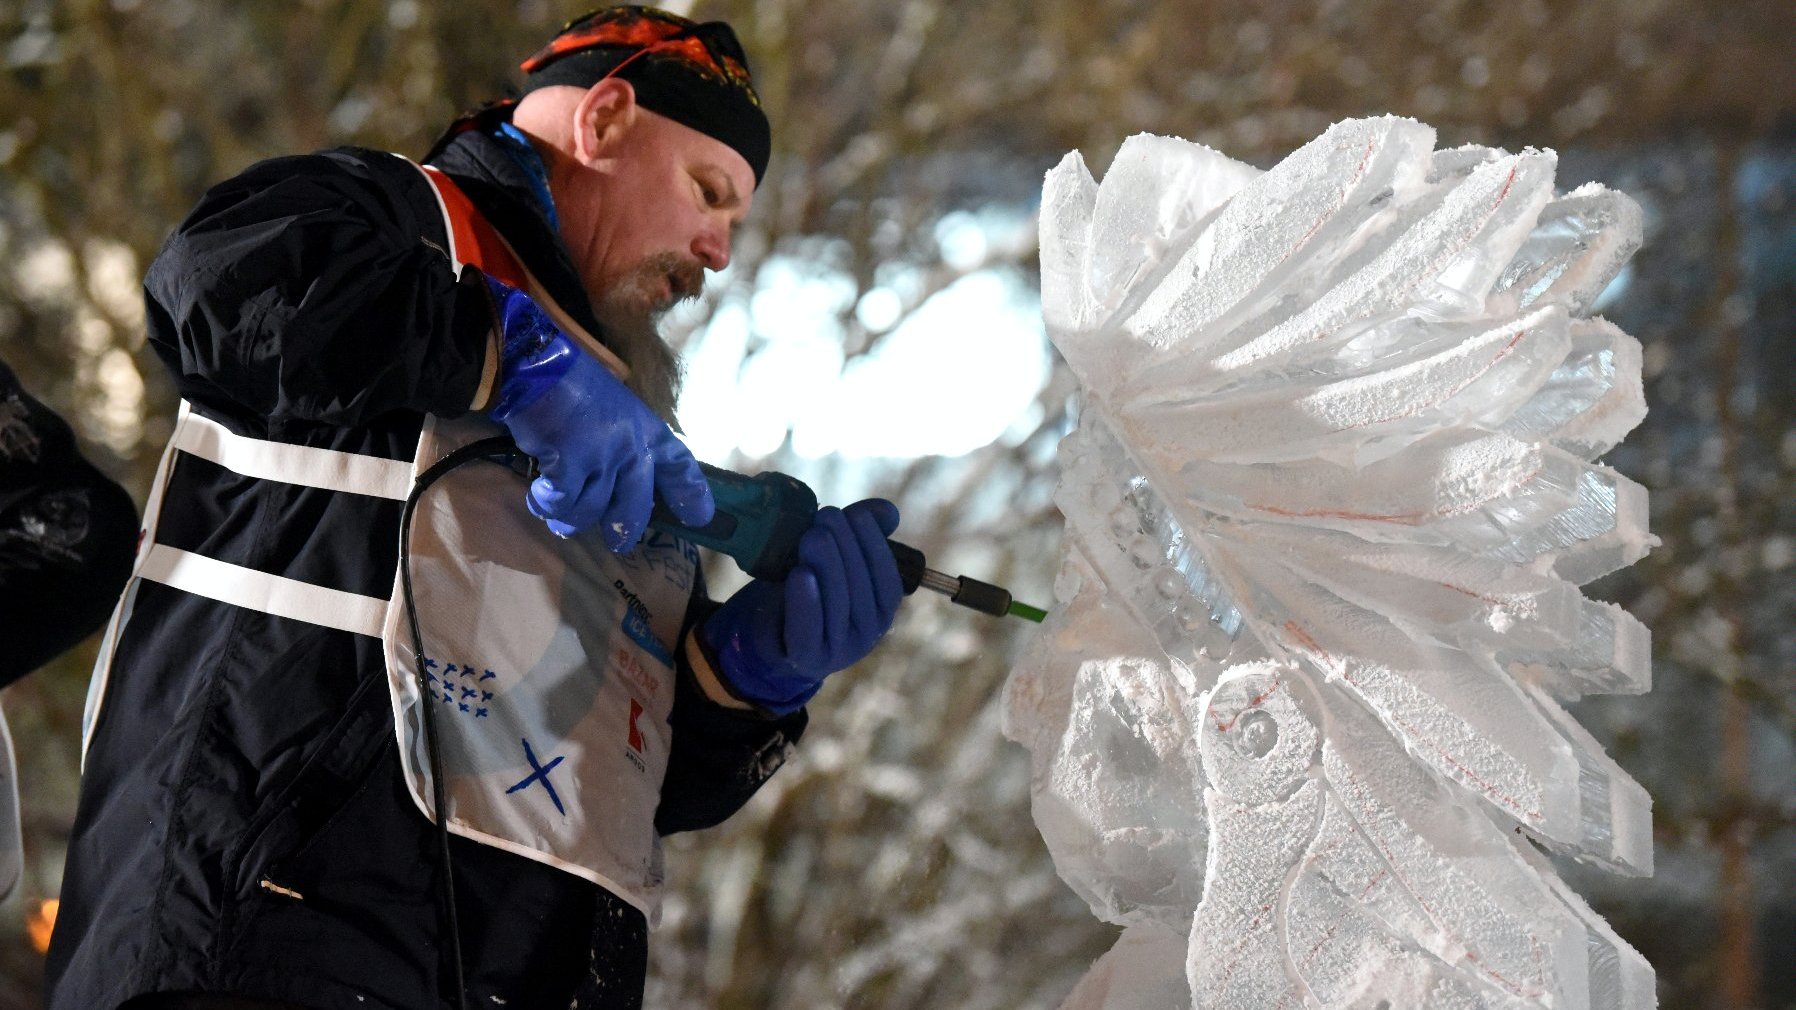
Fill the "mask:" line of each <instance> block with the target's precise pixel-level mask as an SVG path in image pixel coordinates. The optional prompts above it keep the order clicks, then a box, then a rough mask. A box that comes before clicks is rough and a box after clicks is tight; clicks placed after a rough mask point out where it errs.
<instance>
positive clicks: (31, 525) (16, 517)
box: [0, 364, 137, 687]
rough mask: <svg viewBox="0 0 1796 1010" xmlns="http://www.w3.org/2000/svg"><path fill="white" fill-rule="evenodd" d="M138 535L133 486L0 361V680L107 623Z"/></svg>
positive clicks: (27, 670) (42, 661)
mask: <svg viewBox="0 0 1796 1010" xmlns="http://www.w3.org/2000/svg"><path fill="white" fill-rule="evenodd" d="M136 544H137V509H136V507H135V506H134V505H132V503H131V498H130V496H129V495H127V494H126V493H125V491H124V489H123V488H121V487H119V486H118V485H117V484H115V483H113V482H112V481H111V480H109V479H108V478H107V477H106V476H105V475H104V474H102V473H100V471H99V470H97V469H95V468H94V466H93V464H91V463H89V462H88V461H87V460H86V459H84V458H82V456H81V453H80V451H79V449H78V448H77V447H76V445H75V433H74V432H73V431H72V430H70V428H69V426H68V423H67V422H65V421H64V420H63V419H62V418H60V417H58V416H56V414H55V413H54V412H53V411H51V410H50V408H48V407H46V406H44V405H43V404H42V403H40V402H38V401H37V400H36V399H35V398H33V397H32V396H31V395H30V394H28V393H26V392H25V391H24V390H23V389H21V388H20V387H19V384H18V381H17V379H16V378H15V377H14V376H13V373H12V371H11V370H10V369H8V368H7V367H6V366H5V365H4V364H0V628H4V629H5V631H4V633H0V687H4V686H6V685H7V684H10V683H12V682H13V681H15V680H17V679H19V678H20V677H23V676H24V675H25V674H27V673H30V672H31V671H32V670H35V669H37V668H38V667H40V666H42V665H44V664H45V663H47V662H49V661H50V660H52V659H54V658H55V657H56V656H57V655H58V654H60V653H62V652H64V651H66V650H67V649H69V648H70V647H71V646H73V645H75V644H76V643H77V642H79V641H81V640H82V639H83V638H86V637H87V636H88V635H90V634H92V633H93V632H94V631H96V630H97V629H98V628H99V627H100V625H102V624H104V623H105V621H106V617H107V615H108V614H110V613H111V612H112V607H113V604H114V603H115V602H117V600H118V594H119V590H120V589H122V588H123V587H124V584H125V579H126V578H127V577H128V576H129V575H130V574H131V557H132V554H133V552H134V551H135V549H136Z"/></svg>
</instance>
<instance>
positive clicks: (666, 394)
mask: <svg viewBox="0 0 1796 1010" xmlns="http://www.w3.org/2000/svg"><path fill="white" fill-rule="evenodd" d="M658 322H659V314H657V318H655V319H642V320H636V321H621V322H614V321H604V323H605V333H604V337H605V344H606V346H607V347H610V348H611V350H613V351H615V352H616V353H617V356H618V357H620V358H622V359H623V360H624V364H626V365H629V366H630V377H629V379H627V380H625V383H624V384H625V385H627V386H629V387H630V391H631V392H632V393H635V394H636V395H637V396H638V397H641V398H642V402H643V403H646V404H648V406H649V409H650V410H652V411H654V412H655V413H656V414H657V415H658V416H659V417H660V418H661V419H662V420H663V421H666V422H667V424H668V426H669V427H671V428H673V430H675V431H679V430H680V422H679V421H677V420H675V418H674V409H675V408H676V407H678V406H679V403H680V384H681V382H682V381H684V379H685V377H686V376H685V371H684V369H682V368H681V367H680V357H679V355H677V354H675V353H674V349H673V348H672V347H669V346H668V345H667V341H666V340H663V339H662V338H661V330H660V327H659V326H658V325H657V324H658Z"/></svg>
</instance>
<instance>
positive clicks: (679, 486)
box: [487, 277, 716, 553]
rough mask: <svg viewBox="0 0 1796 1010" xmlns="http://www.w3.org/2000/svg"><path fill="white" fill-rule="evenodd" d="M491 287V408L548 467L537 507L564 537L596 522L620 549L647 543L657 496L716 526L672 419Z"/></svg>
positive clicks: (524, 298) (686, 518)
mask: <svg viewBox="0 0 1796 1010" xmlns="http://www.w3.org/2000/svg"><path fill="white" fill-rule="evenodd" d="M487 285H488V286H489V287H490V289H491V290H492V293H493V300H494V302H495V303H496V304H497V306H498V309H499V319H500V329H501V349H500V365H499V389H498V402H497V403H496V404H495V405H494V406H493V408H492V410H491V411H490V413H491V416H492V418H493V420H495V421H498V422H499V423H500V424H503V425H505V427H506V429H507V430H509V431H510V432H511V437H512V438H513V439H514V440H516V441H517V443H518V448H520V449H522V450H524V451H525V452H527V453H529V454H530V455H531V456H533V457H535V458H536V464H537V467H538V468H539V469H540V470H541V471H542V475H541V476H539V477H538V478H537V479H536V480H534V481H532V482H531V484H530V491H529V493H527V494H526V495H525V499H524V501H525V504H526V505H527V506H528V507H529V509H530V513H531V514H532V515H534V516H536V517H537V518H538V519H541V520H542V521H543V522H545V523H547V524H548V527H549V530H550V531H551V532H553V533H554V534H555V535H556V536H559V537H571V536H573V535H575V534H577V533H579V532H581V531H582V530H585V529H588V528H590V527H593V526H597V527H599V530H600V535H601V536H602V537H603V538H604V541H605V546H606V547H609V548H610V549H611V550H613V551H616V552H618V553H623V552H625V551H628V550H630V549H631V548H632V547H634V546H635V545H636V541H638V540H640V539H642V533H643V530H645V529H647V528H648V522H649V512H650V511H651V510H653V508H654V504H655V496H656V495H657V494H659V495H660V496H661V500H662V501H664V502H666V503H667V507H668V508H669V509H670V510H672V512H673V514H674V515H675V516H677V517H678V518H679V520H680V521H681V522H683V523H686V524H687V525H689V526H702V525H704V524H705V523H707V522H710V521H711V515H712V513H713V512H714V511H715V510H716V506H715V504H714V503H713V502H712V500H711V486H710V485H709V484H707V483H705V477H704V474H702V473H700V472H699V468H698V463H697V462H696V461H695V460H694V459H693V458H692V453H691V452H690V451H689V450H687V448H686V446H685V444H684V443H683V442H681V441H680V440H679V438H677V437H675V435H674V433H673V431H672V430H671V429H670V428H668V426H667V424H666V422H664V421H662V420H661V418H659V417H657V416H655V412H654V411H652V410H650V409H649V407H648V405H647V404H645V403H643V402H642V400H640V399H638V398H637V396H636V394H635V393H632V392H630V390H629V389H628V388H627V387H626V386H625V385H624V384H623V383H622V382H621V381H619V379H618V378H617V376H615V375H612V374H611V370H610V369H608V368H606V367H605V366H604V365H603V364H601V363H599V362H598V361H597V360H595V359H594V358H593V357H592V356H591V355H589V354H586V353H585V352H583V351H581V350H580V348H579V347H577V346H576V345H575V344H574V342H573V341H572V340H570V339H569V338H568V336H567V334H565V333H563V332H561V328H560V327H558V326H556V325H555V323H554V321H553V320H551V319H550V318H549V317H548V315H547V314H546V313H545V312H543V310H542V307H541V306H539V305H537V304H536V302H534V301H532V300H531V298H530V296H529V295H527V294H525V293H524V292H522V291H519V290H518V289H516V288H514V287H512V286H510V285H508V284H505V283H503V282H501V281H497V280H494V279H492V278H490V277H489V278H487Z"/></svg>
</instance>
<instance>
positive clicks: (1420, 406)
mask: <svg viewBox="0 0 1796 1010" xmlns="http://www.w3.org/2000/svg"><path fill="white" fill-rule="evenodd" d="M1527 335H1528V331H1527V330H1517V331H1516V332H1515V336H1513V337H1511V338H1509V343H1507V344H1504V345H1503V349H1502V350H1500V351H1498V352H1497V353H1496V355H1495V356H1494V357H1492V358H1491V359H1490V360H1489V361H1487V362H1485V364H1484V367H1483V368H1480V369H1478V371H1477V373H1475V374H1473V375H1471V376H1470V377H1468V378H1467V379H1466V380H1465V381H1464V382H1462V383H1460V384H1459V385H1457V386H1455V387H1453V389H1452V390H1450V391H1448V392H1446V393H1444V394H1442V395H1440V396H1437V397H1435V398H1434V399H1432V400H1428V401H1426V402H1423V403H1417V404H1413V405H1411V406H1410V408H1409V409H1408V410H1405V411H1403V412H1402V413H1400V414H1392V415H1390V416H1388V417H1375V418H1372V419H1371V420H1369V421H1362V422H1360V423H1359V424H1350V425H1348V426H1347V427H1345V428H1335V429H1333V430H1332V431H1331V432H1330V434H1335V433H1338V432H1343V431H1353V430H1355V429H1357V428H1369V427H1371V426H1372V425H1375V424H1384V423H1385V422H1386V421H1398V420H1402V419H1403V418H1406V417H1414V416H1415V415H1417V414H1420V413H1421V412H1422V411H1424V410H1427V409H1428V408H1430V407H1433V406H1435V405H1436V404H1439V403H1444V402H1445V401H1447V400H1451V399H1453V398H1454V397H1455V396H1458V395H1459V394H1460V393H1463V392H1465V388H1466V387H1467V386H1470V385H1471V384H1472V383H1474V382H1477V381H1478V380H1479V379H1482V378H1484V377H1485V376H1486V375H1488V374H1490V370H1491V369H1493V368H1495V367H1497V362H1499V361H1502V360H1503V359H1504V358H1507V357H1509V352H1510V351H1513V350H1515V345H1516V344H1519V343H1521V342H1522V338H1523V337H1525V336H1527Z"/></svg>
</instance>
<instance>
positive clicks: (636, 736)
mask: <svg viewBox="0 0 1796 1010" xmlns="http://www.w3.org/2000/svg"><path fill="white" fill-rule="evenodd" d="M642 713H643V707H642V702H639V701H637V700H636V699H635V698H631V699H630V725H629V730H630V735H629V737H628V738H627V740H628V743H629V744H630V749H629V750H627V751H625V752H624V757H626V758H629V759H630V763H631V764H633V765H635V766H636V770H637V771H639V772H646V771H648V770H649V768H648V765H646V764H644V763H643V761H642V749H643V748H644V747H646V746H647V745H648V741H647V740H645V739H644V738H643V735H642V727H641V726H638V725H637V724H636V720H638V719H640V718H642Z"/></svg>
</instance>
